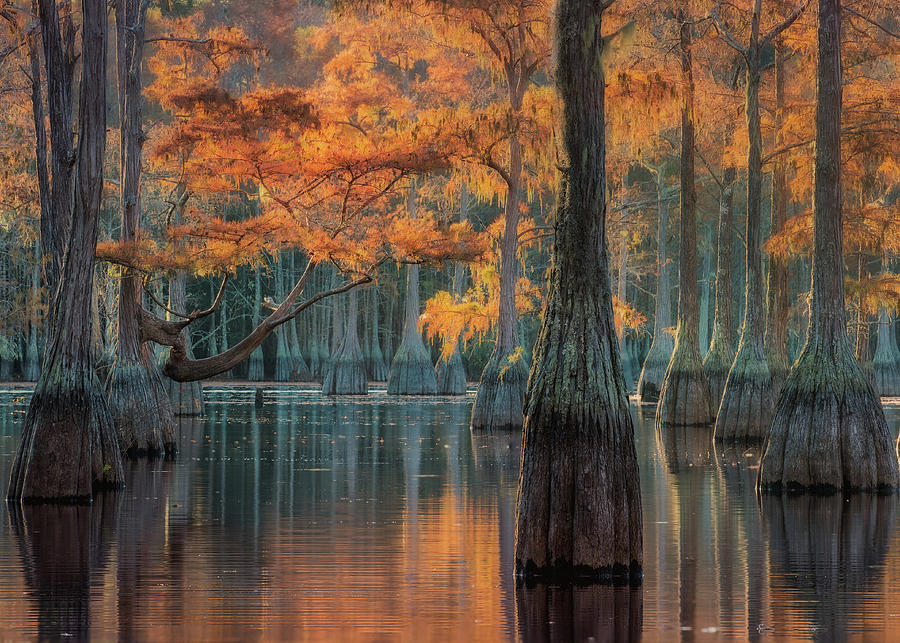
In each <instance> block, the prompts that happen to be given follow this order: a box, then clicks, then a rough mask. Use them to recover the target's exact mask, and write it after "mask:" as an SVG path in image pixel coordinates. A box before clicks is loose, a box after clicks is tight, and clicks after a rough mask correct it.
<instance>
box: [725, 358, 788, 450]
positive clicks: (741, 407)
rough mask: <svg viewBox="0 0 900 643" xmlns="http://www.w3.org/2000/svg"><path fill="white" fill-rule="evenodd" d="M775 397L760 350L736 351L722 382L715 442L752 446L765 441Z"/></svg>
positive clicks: (773, 409)
mask: <svg viewBox="0 0 900 643" xmlns="http://www.w3.org/2000/svg"><path fill="white" fill-rule="evenodd" d="M774 411H775V395H774V393H773V391H772V378H771V377H770V375H769V368H768V366H767V365H766V359H765V357H764V354H763V352H762V350H757V349H754V348H752V347H749V346H748V347H746V348H744V349H743V350H740V351H739V352H738V355H737V357H735V359H734V364H733V365H732V367H731V372H730V373H728V379H727V380H726V381H725V390H724V391H723V392H722V401H721V402H720V403H719V412H718V414H717V415H716V432H715V435H716V440H718V441H736V442H747V443H755V442H762V441H763V440H765V439H766V434H767V433H768V431H769V426H770V425H771V423H772V415H773V413H774Z"/></svg>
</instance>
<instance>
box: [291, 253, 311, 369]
mask: <svg viewBox="0 0 900 643" xmlns="http://www.w3.org/2000/svg"><path fill="white" fill-rule="evenodd" d="M296 257H297V253H296V251H294V250H292V251H291V269H290V281H289V282H288V283H289V284H292V283H294V282H295V281H296V278H297V267H296V263H295V261H296ZM298 323H300V322H299V321H298V320H297V319H293V320H291V321H290V322H289V323H288V326H289V331H290V337H289V340H288V345H289V347H290V349H291V361H292V362H293V365H292V370H291V379H292V380H294V381H297V382H311V381H312V373H310V371H309V366H308V365H307V364H306V360H305V359H303V351H302V350H301V348H300V335H299V334H298V332H297V324H298Z"/></svg>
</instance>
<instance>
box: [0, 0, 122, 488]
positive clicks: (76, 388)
mask: <svg viewBox="0 0 900 643" xmlns="http://www.w3.org/2000/svg"><path fill="white" fill-rule="evenodd" d="M82 12H83V14H84V20H83V24H82V27H81V33H82V59H83V60H84V65H83V70H82V79H81V91H80V98H79V106H80V109H79V114H80V118H81V126H80V130H79V131H80V132H81V135H80V136H79V140H78V155H77V162H76V165H77V169H78V178H77V179H76V182H75V183H76V185H75V199H74V209H73V215H72V227H71V233H70V236H69V239H68V244H67V246H66V260H65V262H64V264H63V266H64V267H63V273H62V276H61V278H60V288H59V291H58V294H57V303H56V305H54V306H53V310H52V312H51V315H50V316H49V317H48V321H49V325H48V339H47V345H46V350H45V353H44V360H43V363H42V368H41V375H40V378H39V379H38V382H37V384H36V386H35V389H34V393H33V395H32V397H31V402H30V404H29V407H28V413H27V415H26V416H25V422H24V425H23V427H22V439H21V441H20V442H19V446H18V449H17V451H16V457H15V461H14V462H13V467H12V474H11V476H10V484H9V491H8V497H9V498H10V499H13V500H18V501H29V500H45V501H46V500H50V501H84V500H90V498H91V495H92V491H93V488H94V487H95V486H109V487H119V486H122V484H123V482H124V474H123V469H122V456H121V453H120V451H119V444H118V440H117V439H116V432H115V427H114V425H113V422H112V416H111V415H110V412H109V407H108V405H107V402H106V397H105V395H104V394H103V387H102V386H101V384H100V382H99V381H98V380H97V376H96V374H95V373H94V368H93V351H92V350H91V326H92V319H91V311H90V305H91V289H92V285H93V267H94V252H95V249H96V246H97V225H98V220H99V216H100V203H101V197H102V191H103V157H104V149H105V144H106V69H105V65H104V62H105V60H106V7H105V3H104V2H102V1H101V0H84V1H83V2H82ZM54 20H55V19H54ZM52 102H53V101H51V104H52ZM51 118H52V116H51Z"/></svg>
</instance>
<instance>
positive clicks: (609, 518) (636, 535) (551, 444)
mask: <svg viewBox="0 0 900 643" xmlns="http://www.w3.org/2000/svg"><path fill="white" fill-rule="evenodd" d="M593 402H594V400H591V401H590V403H591V409H590V410H589V409H588V408H584V409H583V412H582V413H569V414H567V417H565V418H563V417H559V416H557V415H556V414H551V413H543V412H539V413H537V414H536V415H534V416H533V417H534V419H533V420H530V421H529V423H528V425H527V426H526V429H525V447H524V449H525V452H524V456H523V460H522V475H521V477H520V480H521V483H520V496H519V529H518V539H517V542H516V574H517V576H518V577H519V578H520V579H523V580H525V581H540V582H551V583H561V582H562V583H564V582H583V583H596V582H604V583H612V582H639V581H640V579H641V565H640V562H639V561H640V560H642V542H641V500H640V484H639V482H638V480H637V475H638V473H637V462H635V461H633V460H632V459H636V456H635V453H634V450H633V449H628V448H624V447H623V446H622V445H621V440H622V439H624V436H627V435H629V434H630V432H631V431H632V427H631V416H630V414H629V410H628V407H627V405H623V406H621V407H618V406H612V407H610V406H607V405H599V406H598V405H596V404H593ZM597 410H600V413H597V412H596V411H597ZM546 525H550V527H549V529H547V528H545V526H546Z"/></svg>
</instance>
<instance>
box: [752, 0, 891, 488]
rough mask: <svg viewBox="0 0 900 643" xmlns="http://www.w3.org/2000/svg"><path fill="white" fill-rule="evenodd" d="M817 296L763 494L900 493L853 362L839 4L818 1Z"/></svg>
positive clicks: (873, 404)
mask: <svg viewBox="0 0 900 643" xmlns="http://www.w3.org/2000/svg"><path fill="white" fill-rule="evenodd" d="M818 6H819V14H818V23H819V29H818V50H819V56H818V69H817V80H818V83H817V105H816V162H815V193H814V194H815V196H814V198H815V206H814V254H813V268H812V297H811V302H810V313H809V330H808V331H807V340H806V345H805V346H804V347H803V350H802V352H801V353H800V357H799V358H798V359H797V362H796V363H795V364H794V367H793V368H792V369H791V373H790V375H789V376H788V379H787V381H786V382H785V384H784V387H783V388H782V391H781V396H780V398H779V400H778V405H777V407H776V410H775V419H774V421H773V423H772V428H771V431H770V432H769V436H768V438H767V440H766V448H765V453H764V455H763V459H762V462H761V465H760V470H759V487H760V489H761V490H763V491H769V492H782V491H807V492H812V491H817V492H833V491H850V490H869V491H875V490H887V489H896V488H897V484H898V473H897V454H896V453H895V451H894V443H893V435H892V433H891V431H890V429H889V428H888V424H887V420H886V419H885V416H884V409H883V408H882V407H881V403H880V401H879V400H878V398H877V397H876V396H875V392H874V391H873V390H872V386H871V385H870V384H869V382H868V381H867V380H866V377H865V374H864V373H863V371H862V369H861V368H860V366H859V363H858V362H857V361H856V359H855V358H854V356H853V352H852V349H851V346H850V340H849V338H848V337H847V325H846V322H847V317H846V311H845V309H844V274H843V266H844V262H843V240H842V236H841V219H842V212H841V40H840V34H841V30H840V19H841V5H840V0H819V2H818Z"/></svg>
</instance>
